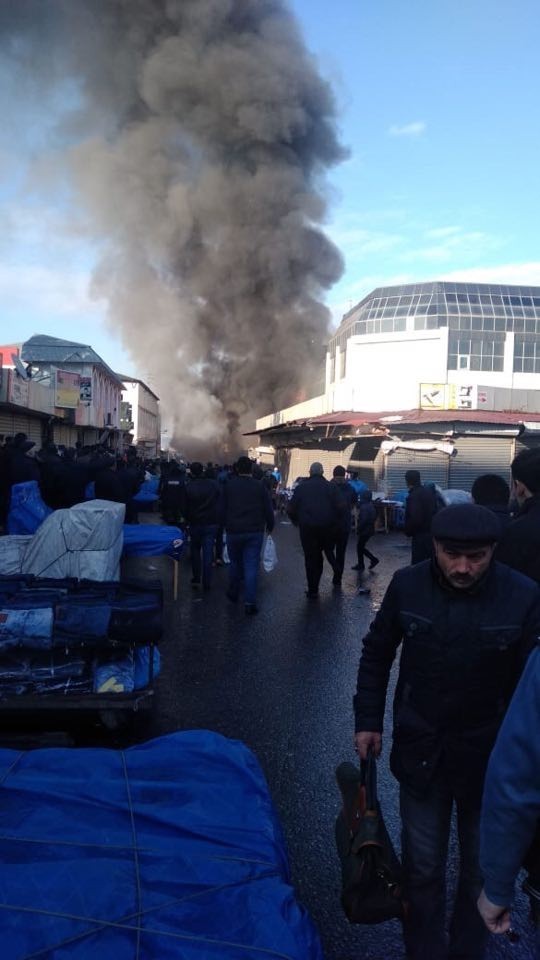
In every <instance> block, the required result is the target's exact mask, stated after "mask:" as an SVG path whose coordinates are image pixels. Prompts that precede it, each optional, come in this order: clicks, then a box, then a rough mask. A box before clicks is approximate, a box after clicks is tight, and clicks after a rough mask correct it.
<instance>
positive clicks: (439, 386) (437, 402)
mask: <svg viewBox="0 0 540 960" xmlns="http://www.w3.org/2000/svg"><path fill="white" fill-rule="evenodd" d="M420 409H421V410H445V409H446V384H445V383H421V384H420Z"/></svg>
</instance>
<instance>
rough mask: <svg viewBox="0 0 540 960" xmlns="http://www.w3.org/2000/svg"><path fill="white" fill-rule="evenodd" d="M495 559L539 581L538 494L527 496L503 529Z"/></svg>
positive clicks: (539, 501) (539, 499)
mask: <svg viewBox="0 0 540 960" xmlns="http://www.w3.org/2000/svg"><path fill="white" fill-rule="evenodd" d="M496 557H497V560H500V562H501V563H506V564H508V566H509V567H512V568H513V569H514V570H519V571H520V573H524V574H525V575H526V576H527V577H531V579H532V580H536V582H537V583H540V494H535V496H534V497H529V498H528V499H527V500H525V503H524V504H523V506H522V507H521V509H520V511H519V513H518V515H517V517H516V519H515V520H512V521H511V522H510V523H509V524H508V526H507V527H506V528H505V529H504V533H503V535H502V537H501V540H500V541H499V545H498V547H497V552H496Z"/></svg>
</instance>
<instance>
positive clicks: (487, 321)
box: [484, 316, 495, 330]
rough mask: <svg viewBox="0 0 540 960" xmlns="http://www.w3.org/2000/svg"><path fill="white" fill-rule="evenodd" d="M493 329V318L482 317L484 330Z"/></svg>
mask: <svg viewBox="0 0 540 960" xmlns="http://www.w3.org/2000/svg"><path fill="white" fill-rule="evenodd" d="M494 328H495V318H494V317H487V316H486V317H484V330H493V329H494Z"/></svg>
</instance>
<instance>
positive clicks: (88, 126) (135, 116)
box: [0, 0, 344, 453]
mask: <svg viewBox="0 0 540 960" xmlns="http://www.w3.org/2000/svg"><path fill="white" fill-rule="evenodd" d="M0 28H1V29H2V34H3V38H4V41H5V50H6V51H7V53H8V54H9V55H10V56H11V57H12V58H13V62H14V63H15V62H16V61H17V62H18V64H19V66H22V67H23V68H24V69H26V70H27V71H28V70H29V69H31V70H33V71H34V72H35V75H36V76H37V77H38V78H39V83H44V82H45V81H46V80H47V81H48V82H50V83H51V84H55V83H56V84H60V83H63V84H65V82H66V78H67V77H70V78H72V81H73V84H74V89H75V90H76V96H75V95H74V96H72V98H71V100H72V102H74V103H75V106H72V107H71V109H70V116H69V124H68V123H67V121H66V118H64V127H63V133H64V138H66V137H67V139H68V140H69V148H67V151H66V152H65V153H64V159H65V160H66V161H67V164H68V167H69V171H70V176H71V178H72V183H73V184H74V186H75V193H74V199H75V202H76V205H77V206H78V208H79V212H80V211H84V215H85V218H86V228H87V230H88V232H89V235H90V236H91V237H92V238H93V239H94V240H95V241H97V242H98V243H99V249H100V251H101V256H100V262H99V265H98V267H97V269H96V272H95V276H94V279H93V290H94V292H95V294H96V295H98V296H100V297H103V298H105V299H106V301H107V302H108V304H109V314H110V319H111V323H112V324H114V326H115V328H116V329H120V331H121V333H122V337H123V341H124V343H125V345H126V347H127V348H128V349H129V350H130V352H131V353H132V355H133V357H134V359H135V360H136V361H137V363H138V365H139V367H140V368H141V369H144V370H147V371H148V374H149V375H150V376H151V377H152V382H153V383H154V384H155V386H156V388H157V389H158V392H159V393H160V395H161V398H162V409H163V413H164V415H165V417H167V415H170V416H171V418H174V431H175V436H176V438H177V444H176V445H177V446H179V447H180V448H181V449H184V450H186V449H188V448H189V445H190V442H191V448H193V443H192V442H193V441H194V440H195V439H197V440H198V441H199V442H200V443H201V444H202V445H203V446H205V447H206V449H207V450H208V452H209V453H210V452H212V451H213V452H214V453H215V452H216V445H218V444H221V443H222V442H224V441H226V442H227V443H228V445H229V448H230V449H231V451H232V450H233V449H234V448H237V447H238V446H245V442H241V441H240V432H241V431H242V429H249V428H252V427H253V422H254V418H255V416H257V415H261V414H262V413H268V412H271V411H272V410H274V409H276V408H279V407H281V406H284V405H286V404H288V403H293V402H295V400H296V399H297V398H298V395H299V393H300V392H301V390H302V389H304V390H309V389H311V388H312V386H313V383H314V378H315V377H317V378H319V377H320V376H321V370H322V356H323V349H322V345H323V343H324V341H325V338H326V335H327V324H328V312H327V310H326V308H325V307H324V305H323V303H322V298H323V295H324V291H325V289H327V288H328V287H330V286H331V285H332V284H333V283H334V282H335V281H336V280H337V279H338V277H339V275H340V273H341V270H342V263H341V258H340V255H339V253H338V251H337V250H336V248H335V247H334V246H333V245H332V243H331V242H330V241H329V240H328V239H327V238H326V237H325V235H324V234H323V233H322V231H321V229H320V228H319V226H318V225H319V224H321V222H322V221H323V218H324V215H325V201H324V197H323V193H322V187H321V177H322V175H323V174H324V172H325V170H326V169H327V168H328V167H329V166H330V165H332V164H334V163H336V162H338V161H339V160H340V159H342V157H343V155H344V154H343V151H342V149H341V147H340V145H339V143H338V140H337V138H336V133H335V107H334V101H333V97H332V94H331V91H330V89H329V87H328V85H327V83H326V82H325V81H323V80H322V79H321V77H320V76H319V74H318V71H317V68H316V65H315V63H314V61H313V59H312V58H311V57H310V55H309V54H308V53H307V52H306V49H305V47H304V45H303V42H302V39H301V37H300V36H299V33H298V29H297V26H296V22H295V20H294V19H293V17H292V15H291V14H290V13H289V12H288V10H287V8H286V7H285V6H284V4H283V3H282V2H281V0H16V2H15V3H13V4H11V3H7V4H2V9H1V11H0ZM64 142H65V139H64Z"/></svg>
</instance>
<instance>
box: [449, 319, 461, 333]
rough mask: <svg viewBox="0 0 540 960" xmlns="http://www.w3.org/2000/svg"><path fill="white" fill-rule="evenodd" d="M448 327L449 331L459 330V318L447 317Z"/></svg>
mask: <svg viewBox="0 0 540 960" xmlns="http://www.w3.org/2000/svg"><path fill="white" fill-rule="evenodd" d="M448 326H449V327H450V330H459V317H449V318H448Z"/></svg>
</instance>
